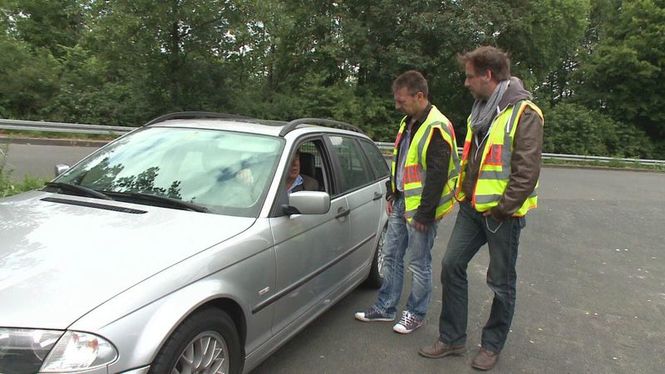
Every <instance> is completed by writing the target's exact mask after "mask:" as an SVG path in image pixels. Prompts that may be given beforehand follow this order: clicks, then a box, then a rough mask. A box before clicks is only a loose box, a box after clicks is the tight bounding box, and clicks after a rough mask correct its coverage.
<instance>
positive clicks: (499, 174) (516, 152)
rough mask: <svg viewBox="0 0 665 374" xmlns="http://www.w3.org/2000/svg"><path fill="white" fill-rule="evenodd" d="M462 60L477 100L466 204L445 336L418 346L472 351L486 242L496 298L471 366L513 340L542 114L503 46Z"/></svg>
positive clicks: (454, 249)
mask: <svg viewBox="0 0 665 374" xmlns="http://www.w3.org/2000/svg"><path fill="white" fill-rule="evenodd" d="M459 61H460V63H461V64H462V65H463V66H464V69H465V73H466V80H465V81H464V85H465V86H466V87H467V88H468V89H469V91H471V93H472V94H473V96H474V98H475V99H476V101H475V103H474V104H473V108H472V111H471V115H470V116H469V119H468V123H467V137H466V140H465V143H464V152H463V155H462V162H461V166H460V178H459V182H458V189H457V192H456V198H457V200H458V201H460V210H459V213H458V215H457V220H456V222H455V227H454V228H453V232H452V234H451V237H450V241H449V242H448V248H447V250H446V253H445V255H444V258H443V269H442V271H441V282H442V284H443V289H442V291H443V306H442V310H441V316H440V319H439V338H438V339H437V341H436V342H435V343H434V344H433V345H431V346H427V347H423V348H421V349H420V351H419V353H420V354H421V355H422V356H425V357H429V358H441V357H445V356H448V355H455V354H461V353H463V352H464V351H465V343H466V327H467V308H468V305H467V304H468V294H467V293H468V289H467V275H466V274H467V273H466V271H467V265H468V263H469V261H471V259H472V258H473V256H475V254H476V253H477V252H478V250H479V249H480V247H481V246H483V245H484V244H485V243H487V244H488V247H489V256H490V263H489V268H488V270H487V285H488V286H489V287H490V288H491V289H492V291H494V301H493V302H492V310H491V312H490V317H489V319H488V321H487V323H486V325H485V327H484V328H483V333H482V339H481V348H480V351H479V352H478V354H477V355H476V356H475V358H474V359H473V362H472V366H473V367H474V368H476V369H479V370H489V369H491V368H493V367H494V365H495V364H496V362H497V359H498V357H499V353H500V352H501V349H502V348H503V346H504V344H505V342H506V338H507V336H508V331H509V330H510V325H511V322H512V318H513V313H514V310H515V286H516V281H517V279H516V278H517V275H516V271H515V264H516V261H517V249H518V244H519V236H520V231H521V229H522V228H523V227H524V225H525V215H526V213H527V211H529V210H530V209H532V208H535V207H536V205H537V196H536V193H535V189H536V186H537V184H538V177H539V175H540V161H541V152H542V144H543V116H542V113H541V111H540V109H539V108H538V107H537V106H536V105H535V104H533V103H532V102H531V101H530V99H531V94H530V93H529V92H528V91H526V90H525V89H524V87H523V86H522V82H521V81H520V80H519V79H517V78H515V77H511V76H510V61H509V59H508V56H507V55H506V54H505V53H504V52H503V51H501V50H499V49H497V48H493V47H480V48H477V49H475V50H474V51H471V52H468V53H466V54H463V55H460V56H459Z"/></svg>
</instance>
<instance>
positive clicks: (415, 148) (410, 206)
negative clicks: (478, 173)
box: [391, 105, 459, 222]
mask: <svg viewBox="0 0 665 374" xmlns="http://www.w3.org/2000/svg"><path fill="white" fill-rule="evenodd" d="M405 128H406V117H404V118H403V119H402V122H401V123H400V127H399V132H398V133H397V139H395V147H394V148H393V162H392V176H393V177H392V178H391V183H392V188H393V191H396V190H397V189H396V186H395V176H396V171H397V162H398V161H397V153H398V150H399V143H400V141H401V140H402V134H403V133H404V129H405ZM437 129H438V130H439V131H435V130H437ZM436 133H440V134H441V135H442V136H443V140H445V141H446V143H448V146H449V147H450V156H451V157H450V162H449V165H448V176H447V177H448V180H447V181H446V184H445V186H444V188H443V192H442V193H441V198H440V199H439V204H438V205H437V207H436V213H435V219H437V220H439V219H441V218H443V216H445V215H446V214H447V213H449V212H450V211H451V210H452V208H453V204H454V203H455V199H454V198H453V197H454V191H455V185H456V183H457V176H458V175H459V160H458V156H457V147H456V145H455V144H456V142H455V130H454V129H453V126H452V124H451V123H450V121H449V120H448V118H446V116H444V115H443V114H442V113H441V112H440V111H439V110H438V109H437V108H436V107H435V106H433V105H432V109H431V110H430V112H429V115H428V116H427V119H425V121H424V122H423V124H422V125H420V127H419V128H418V131H416V133H415V134H414V136H413V139H412V140H411V144H409V151H408V152H407V154H406V162H405V164H404V205H405V216H406V219H407V221H408V222H411V221H412V220H413V216H414V215H415V214H416V211H417V210H418V207H419V206H420V200H421V195H422V192H423V184H424V182H425V180H426V176H427V161H426V160H427V157H426V155H427V148H428V147H429V144H430V140H431V139H432V136H434V134H436Z"/></svg>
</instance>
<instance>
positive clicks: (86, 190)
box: [45, 182, 113, 200]
mask: <svg viewBox="0 0 665 374" xmlns="http://www.w3.org/2000/svg"><path fill="white" fill-rule="evenodd" d="M45 186H46V187H54V188H58V189H60V190H63V191H68V192H74V193H76V194H78V195H80V196H87V197H96V198H98V199H104V200H113V198H111V197H110V196H108V195H106V194H104V193H102V192H99V191H97V190H93V189H92V188H90V187H85V186H81V185H80V184H72V183H65V182H48V183H46V185H45Z"/></svg>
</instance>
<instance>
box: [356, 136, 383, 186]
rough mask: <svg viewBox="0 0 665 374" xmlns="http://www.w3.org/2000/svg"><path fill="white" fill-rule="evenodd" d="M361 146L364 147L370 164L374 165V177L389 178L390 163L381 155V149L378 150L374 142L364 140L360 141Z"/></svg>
mask: <svg viewBox="0 0 665 374" xmlns="http://www.w3.org/2000/svg"><path fill="white" fill-rule="evenodd" d="M360 145H361V146H362V147H363V150H364V151H365V155H366V156H367V159H368V160H369V163H370V164H371V165H372V170H374V176H375V177H376V178H377V179H381V178H385V177H387V176H389V175H390V169H389V168H388V163H387V162H386V159H385V158H384V157H383V155H382V154H381V151H379V148H377V147H376V145H374V144H373V143H372V142H370V141H368V140H364V139H362V140H360Z"/></svg>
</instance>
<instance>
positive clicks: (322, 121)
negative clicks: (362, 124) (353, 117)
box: [279, 118, 365, 136]
mask: <svg viewBox="0 0 665 374" xmlns="http://www.w3.org/2000/svg"><path fill="white" fill-rule="evenodd" d="M298 125H319V126H325V127H332V128H336V129H343V130H349V131H354V132H357V133H360V134H363V135H365V132H364V131H363V130H361V129H360V128H359V127H356V126H353V125H352V124H349V123H346V122H341V121H335V120H332V119H327V118H298V119H294V120H293V121H290V122H289V123H287V124H286V125H285V126H284V128H283V129H282V131H280V132H279V136H284V135H286V134H288V133H290V132H291V131H293V130H295V129H296V127H298Z"/></svg>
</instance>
